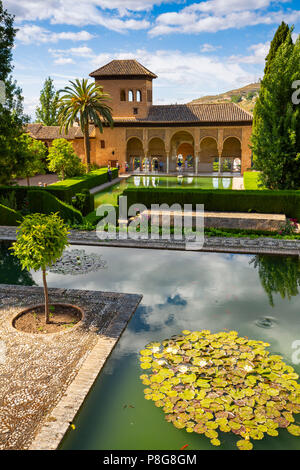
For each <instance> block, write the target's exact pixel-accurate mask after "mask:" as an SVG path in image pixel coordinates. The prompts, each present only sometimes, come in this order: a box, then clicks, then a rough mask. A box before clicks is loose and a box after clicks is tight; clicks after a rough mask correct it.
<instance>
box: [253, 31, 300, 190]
mask: <svg viewBox="0 0 300 470" xmlns="http://www.w3.org/2000/svg"><path fill="white" fill-rule="evenodd" d="M299 62H300V38H298V40H297V42H296V44H295V45H293V43H292V40H291V31H289V32H288V34H287V37H286V40H285V42H284V43H283V44H281V45H280V47H279V48H278V49H277V52H276V54H275V56H274V57H273V58H272V60H271V61H269V64H268V73H266V74H265V76H264V79H263V80H262V83H261V89H260V93H259V98H258V100H257V102H256V106H255V110H254V128H253V134H252V149H253V153H254V166H255V168H256V169H257V170H260V171H261V172H262V174H261V180H262V183H263V184H264V185H265V186H266V187H267V188H269V189H299V187H300V183H299V181H300V108H299V106H297V105H295V104H293V102H292V94H293V88H292V84H293V82H294V81H296V80H299V79H300V70H299Z"/></svg>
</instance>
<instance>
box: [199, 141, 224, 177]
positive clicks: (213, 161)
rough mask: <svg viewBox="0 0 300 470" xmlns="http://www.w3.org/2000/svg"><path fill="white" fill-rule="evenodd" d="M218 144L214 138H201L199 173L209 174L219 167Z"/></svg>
mask: <svg viewBox="0 0 300 470" xmlns="http://www.w3.org/2000/svg"><path fill="white" fill-rule="evenodd" d="M218 162H219V151H218V143H217V141H216V139H215V138H214V137H203V139H201V141H200V161H199V170H200V172H208V173H211V172H213V171H214V170H218V167H219V164H218Z"/></svg>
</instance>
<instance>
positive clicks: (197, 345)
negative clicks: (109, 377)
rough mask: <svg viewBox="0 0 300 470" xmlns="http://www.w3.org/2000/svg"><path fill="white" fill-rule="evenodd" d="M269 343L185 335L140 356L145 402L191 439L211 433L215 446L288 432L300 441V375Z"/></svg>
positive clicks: (242, 444) (241, 444)
mask: <svg viewBox="0 0 300 470" xmlns="http://www.w3.org/2000/svg"><path fill="white" fill-rule="evenodd" d="M268 346H270V345H269V344H268V343H265V342H263V341H254V340H250V339H249V338H247V337H239V336H238V333H237V332H236V331H230V332H220V333H215V334H212V333H211V332H210V331H208V330H203V331H194V332H190V331H187V330H185V331H183V332H182V334H181V335H178V336H173V337H172V338H171V339H167V340H165V341H163V342H162V343H150V344H148V345H147V346H146V347H145V349H143V350H142V351H140V365H141V368H142V369H143V370H145V371H148V372H147V373H145V374H143V375H141V377H140V378H141V380H142V382H143V384H144V385H146V386H147V388H145V390H144V393H145V398H146V400H152V401H154V402H155V405H156V406H157V407H160V408H162V409H163V411H164V412H165V414H166V420H167V421H168V422H171V423H173V425H174V426H175V427H176V428H178V429H185V430H186V431H187V432H188V433H192V432H195V433H198V434H204V435H205V436H206V437H208V438H209V439H210V441H211V443H212V444H213V445H215V446H219V445H220V444H221V441H220V437H219V433H218V431H221V432H225V433H228V432H231V433H234V434H235V435H237V436H238V441H237V447H238V448H239V449H241V450H251V449H252V448H253V444H252V442H251V441H252V440H260V439H263V438H264V436H265V435H268V436H274V437H275V436H278V430H279V429H280V428H286V429H287V431H288V432H290V433H291V434H293V435H294V436H300V426H298V424H297V423H296V422H295V417H294V416H293V415H294V414H296V413H300V384H299V383H298V382H297V379H298V378H299V376H298V375H297V374H296V373H295V371H294V369H293V368H292V367H291V366H289V365H287V364H285V363H284V362H283V360H282V357H281V356H278V355H272V354H270V352H269V351H268V350H267V349H266V348H267V347H268Z"/></svg>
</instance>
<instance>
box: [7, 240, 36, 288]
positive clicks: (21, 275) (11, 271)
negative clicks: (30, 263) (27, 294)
mask: <svg viewBox="0 0 300 470" xmlns="http://www.w3.org/2000/svg"><path fill="white" fill-rule="evenodd" d="M10 246H11V244H10V243H6V242H2V243H1V242H0V284H15V285H22V286H34V285H36V284H35V282H34V280H33V279H32V276H31V274H30V273H29V272H28V271H27V270H24V271H23V270H22V268H21V265H20V263H19V261H18V259H17V258H16V257H15V256H13V255H12V254H11V252H10V251H9V250H8V248H9V247H10Z"/></svg>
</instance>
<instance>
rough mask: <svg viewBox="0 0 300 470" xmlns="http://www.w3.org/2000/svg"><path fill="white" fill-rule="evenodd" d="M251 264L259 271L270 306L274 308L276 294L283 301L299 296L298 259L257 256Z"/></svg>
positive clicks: (299, 271)
mask: <svg viewBox="0 0 300 470" xmlns="http://www.w3.org/2000/svg"><path fill="white" fill-rule="evenodd" d="M250 264H253V265H254V267H255V268H256V269H257V270H258V274H259V278H260V281H261V284H262V286H263V288H264V290H265V291H266V293H267V295H268V297H269V301H270V305H271V306H272V307H274V299H273V295H274V294H280V295H281V297H282V298H283V299H285V298H288V299H289V300H290V299H291V297H293V296H296V295H298V294H299V291H298V287H299V286H300V264H299V260H298V258H296V257H290V256H285V257H279V256H269V255H256V256H254V258H253V259H252V260H251V262H250Z"/></svg>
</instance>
